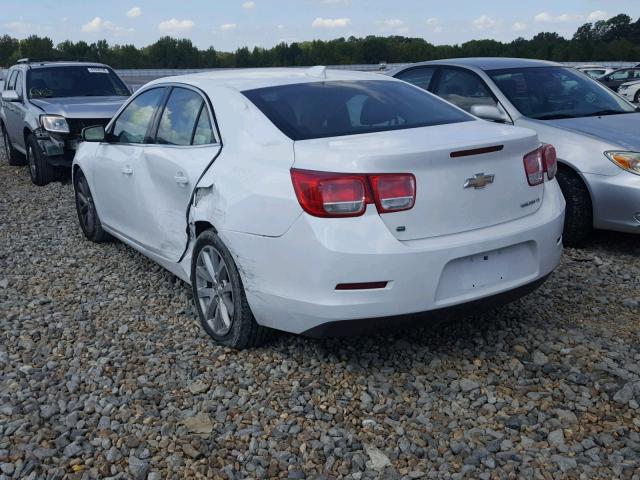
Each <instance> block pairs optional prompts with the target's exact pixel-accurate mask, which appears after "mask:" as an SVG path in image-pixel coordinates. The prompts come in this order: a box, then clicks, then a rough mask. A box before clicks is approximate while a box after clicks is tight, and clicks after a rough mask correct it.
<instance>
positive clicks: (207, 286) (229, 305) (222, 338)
mask: <svg viewBox="0 0 640 480" xmlns="http://www.w3.org/2000/svg"><path fill="white" fill-rule="evenodd" d="M191 286H192V288H193V299H194V302H195V305H196V309H197V311H198V316H199V317H200V323H201V325H202V327H203V328H204V330H205V331H206V332H207V333H208V334H209V336H211V338H213V339H214V340H215V341H216V342H218V343H220V344H223V345H227V346H229V347H233V348H237V349H243V348H251V347H256V346H258V345H260V344H261V343H262V342H263V341H264V340H265V338H266V335H267V332H268V329H267V328H265V327H262V326H260V325H258V323H257V322H256V320H255V318H254V317H253V314H252V313H251V309H250V308H249V304H248V303H247V298H246V296H245V293H244V287H243V285H242V280H241V278H240V274H239V272H238V268H237V267H236V264H235V262H234V261H233V257H232V256H231V254H230V253H229V250H228V249H227V247H226V246H225V245H224V244H223V243H222V240H220V238H219V237H218V235H216V233H215V232H214V231H213V230H206V231H204V232H203V233H202V234H200V236H199V237H198V239H197V240H196V244H195V246H194V248H193V255H192V259H191Z"/></svg>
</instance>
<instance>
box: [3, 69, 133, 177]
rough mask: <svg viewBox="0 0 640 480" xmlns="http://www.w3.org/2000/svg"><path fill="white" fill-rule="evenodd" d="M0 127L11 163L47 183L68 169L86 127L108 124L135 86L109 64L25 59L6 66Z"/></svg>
mask: <svg viewBox="0 0 640 480" xmlns="http://www.w3.org/2000/svg"><path fill="white" fill-rule="evenodd" d="M3 87H4V88H3V90H2V103H1V104H0V131H1V133H2V139H3V143H4V148H5V150H6V154H7V158H8V161H9V164H10V165H24V164H25V163H27V164H28V165H29V173H30V175H31V180H32V181H33V183H35V184H36V185H46V184H47V183H49V182H51V181H53V180H55V179H56V178H58V177H59V176H60V174H64V173H65V172H66V171H68V168H69V167H71V162H72V161H73V156H74V154H75V151H76V147H77V145H78V141H79V140H80V138H81V133H82V129H83V128H85V127H89V126H94V125H106V124H107V123H109V120H110V119H111V117H113V115H114V114H115V113H116V112H117V111H118V109H119V108H120V106H121V105H122V104H123V103H124V101H125V100H126V99H127V98H128V97H129V96H130V94H131V92H130V90H129V88H128V87H127V86H126V85H125V83H124V82H123V81H122V80H121V79H120V77H118V75H117V74H116V73H115V72H114V71H113V70H112V69H111V68H110V67H108V66H107V65H104V64H101V63H93V62H82V61H56V60H48V61H43V60H33V59H22V60H19V61H18V63H17V64H16V65H14V66H13V67H11V68H10V69H9V70H8V71H7V72H5V80H4V85H3Z"/></svg>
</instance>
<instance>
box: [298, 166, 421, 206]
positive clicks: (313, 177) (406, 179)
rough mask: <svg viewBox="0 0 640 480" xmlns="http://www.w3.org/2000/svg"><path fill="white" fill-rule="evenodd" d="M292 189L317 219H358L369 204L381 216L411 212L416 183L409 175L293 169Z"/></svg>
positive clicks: (302, 204)
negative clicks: (382, 214) (405, 211)
mask: <svg viewBox="0 0 640 480" xmlns="http://www.w3.org/2000/svg"><path fill="white" fill-rule="evenodd" d="M291 180H292V181H293V188H294V190H295V192H296V196H297V197H298V202H299V203H300V206H301V207H302V208H303V209H304V211H305V212H307V213H309V214H310V215H313V216H315V217H357V216H360V215H362V214H364V212H365V210H366V209H367V204H371V203H375V205H376V207H377V209H378V212H379V213H390V212H399V211H402V210H409V209H410V208H412V207H413V205H414V204H415V198H416V180H415V177H414V176H413V175H411V174H408V173H399V174H395V173H392V174H389V173H384V174H372V175H367V174H351V173H328V172H315V171H310V170H298V169H295V168H292V169H291Z"/></svg>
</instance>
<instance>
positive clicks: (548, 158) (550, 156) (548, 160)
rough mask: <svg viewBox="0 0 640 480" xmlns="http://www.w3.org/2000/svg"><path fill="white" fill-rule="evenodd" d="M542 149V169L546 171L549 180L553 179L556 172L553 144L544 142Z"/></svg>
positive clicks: (556, 164)
mask: <svg viewBox="0 0 640 480" xmlns="http://www.w3.org/2000/svg"><path fill="white" fill-rule="evenodd" d="M542 149H543V150H544V154H543V161H544V171H545V172H547V177H548V178H549V180H553V177H555V176H556V173H558V157H557V155H556V149H555V147H554V146H553V145H549V144H548V143H545V144H544V145H543V146H542Z"/></svg>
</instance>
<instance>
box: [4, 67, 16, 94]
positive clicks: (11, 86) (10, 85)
mask: <svg viewBox="0 0 640 480" xmlns="http://www.w3.org/2000/svg"><path fill="white" fill-rule="evenodd" d="M17 76H18V71H17V70H14V71H13V72H11V75H9V78H8V79H7V86H6V88H5V90H15V86H16V77H17Z"/></svg>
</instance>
